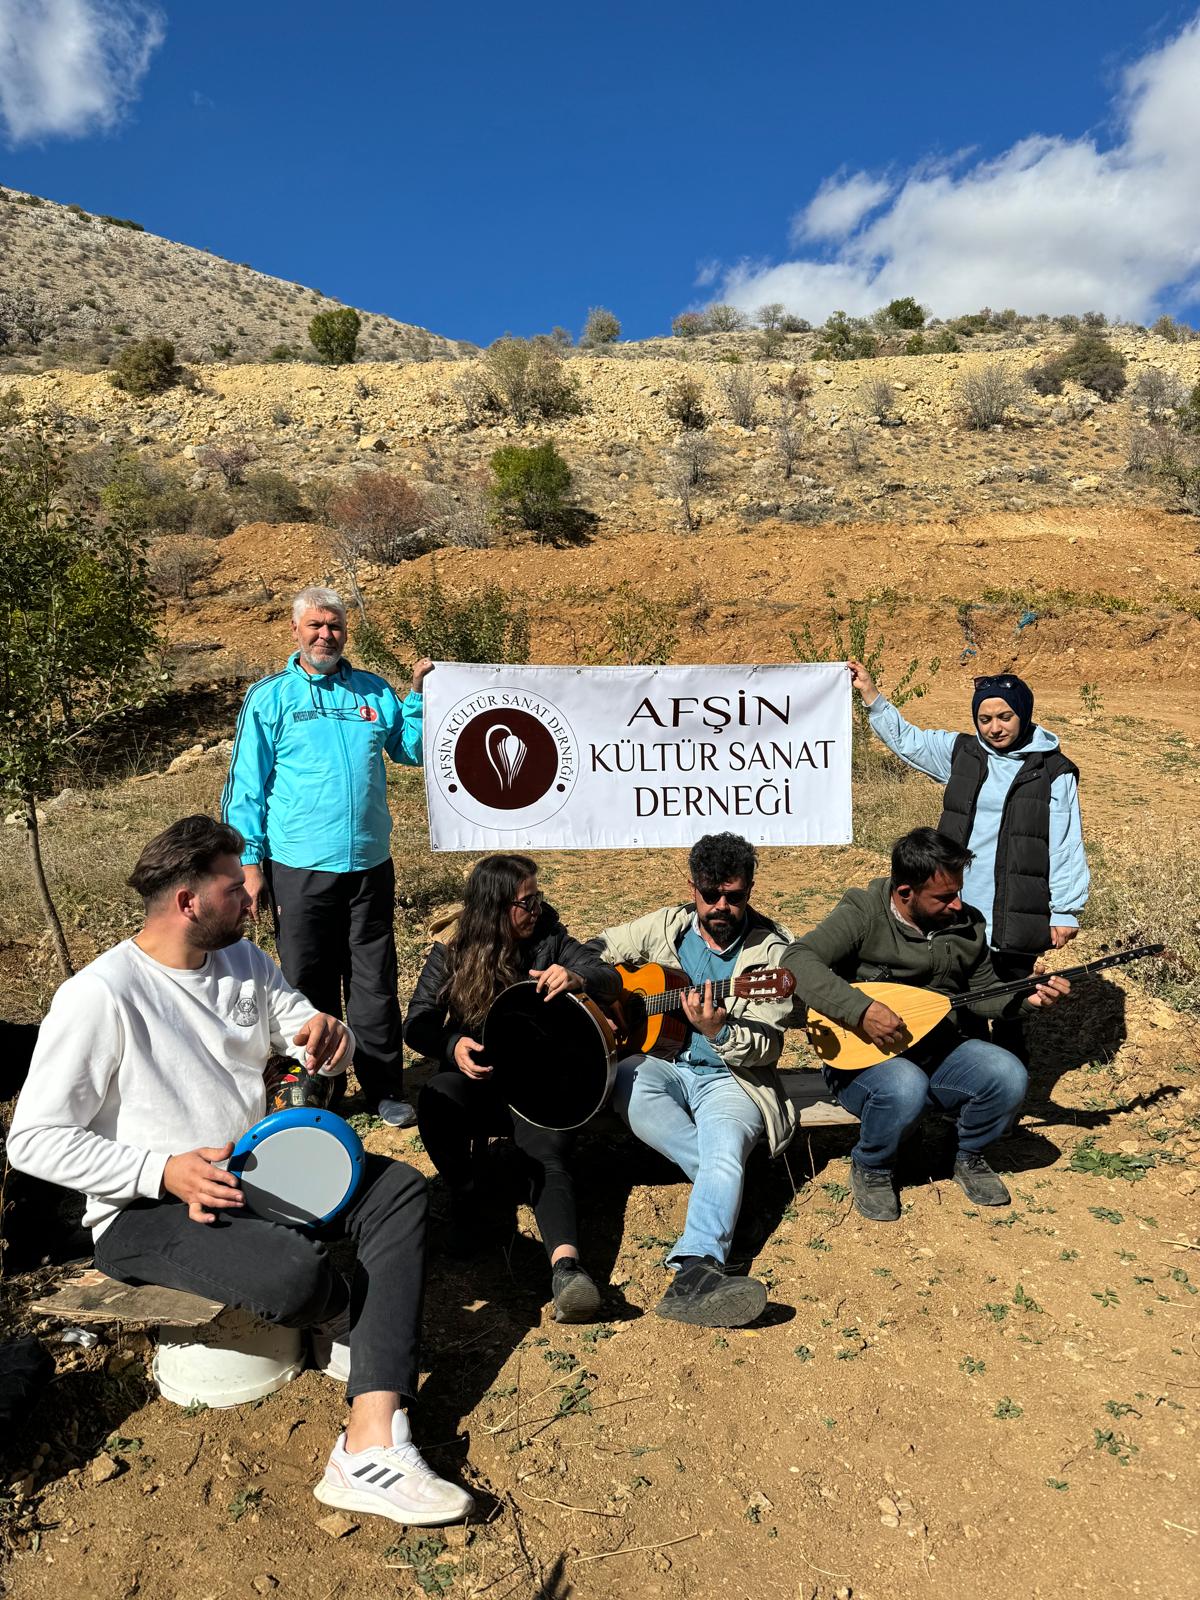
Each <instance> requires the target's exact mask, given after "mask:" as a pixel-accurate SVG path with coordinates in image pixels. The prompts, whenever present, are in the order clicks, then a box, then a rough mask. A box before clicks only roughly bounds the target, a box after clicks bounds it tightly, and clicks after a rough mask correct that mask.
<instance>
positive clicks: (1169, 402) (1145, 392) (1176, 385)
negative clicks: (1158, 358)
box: [1130, 367, 1183, 422]
mask: <svg viewBox="0 0 1200 1600" xmlns="http://www.w3.org/2000/svg"><path fill="white" fill-rule="evenodd" d="M1130 393H1131V394H1132V396H1133V398H1134V399H1135V400H1136V401H1137V402H1138V404H1139V405H1142V406H1145V408H1146V415H1147V417H1149V419H1150V421H1151V422H1161V421H1162V419H1163V417H1165V416H1166V414H1167V412H1168V411H1174V409H1175V407H1176V406H1177V405H1179V404H1180V402H1181V401H1182V400H1183V387H1182V385H1181V384H1180V382H1179V380H1178V378H1176V377H1175V376H1174V375H1173V374H1171V373H1166V372H1163V371H1161V370H1160V369H1159V368H1158V367H1147V368H1146V369H1145V371H1143V372H1141V373H1139V374H1138V380H1137V382H1136V383H1135V384H1134V386H1133V388H1132V390H1131V391H1130Z"/></svg>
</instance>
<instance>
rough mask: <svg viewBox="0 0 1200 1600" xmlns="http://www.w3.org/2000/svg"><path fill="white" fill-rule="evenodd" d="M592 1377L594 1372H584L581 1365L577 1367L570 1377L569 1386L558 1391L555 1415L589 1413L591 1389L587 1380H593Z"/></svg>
mask: <svg viewBox="0 0 1200 1600" xmlns="http://www.w3.org/2000/svg"><path fill="white" fill-rule="evenodd" d="M594 1378H595V1374H594V1373H591V1372H585V1371H584V1370H583V1368H582V1367H579V1368H578V1369H577V1370H576V1372H575V1373H574V1375H573V1377H572V1379H571V1386H570V1388H568V1389H563V1390H561V1392H560V1393H559V1396H558V1407H557V1409H556V1411H555V1416H558V1417H573V1416H577V1415H579V1414H580V1413H583V1414H590V1412H591V1409H592V1391H591V1389H589V1388H588V1380H589V1379H593V1380H594Z"/></svg>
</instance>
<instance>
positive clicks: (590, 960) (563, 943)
mask: <svg viewBox="0 0 1200 1600" xmlns="http://www.w3.org/2000/svg"><path fill="white" fill-rule="evenodd" d="M555 935H556V937H555V953H554V957H553V959H554V960H555V961H557V962H559V963H560V964H561V965H562V966H564V967H566V969H567V971H568V972H574V973H577V974H578V975H579V977H581V978H582V979H583V985H584V988H585V989H586V990H587V992H588V994H589V995H590V996H591V998H592V999H593V1000H613V999H615V998H616V996H617V995H619V994H620V992H621V978H620V975H619V974H618V972H617V969H616V968H615V967H613V966H610V965H609V963H608V962H607V961H604V960H602V959H601V957H600V954H599V952H598V951H597V950H596V949H595V947H594V945H590V944H580V942H579V940H578V939H572V937H571V935H570V934H569V933H568V932H567V930H566V929H565V928H564V927H563V925H562V923H561V922H560V923H559V925H558V927H557V928H556V930H555Z"/></svg>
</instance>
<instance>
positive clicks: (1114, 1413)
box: [1104, 1400, 1142, 1417]
mask: <svg viewBox="0 0 1200 1600" xmlns="http://www.w3.org/2000/svg"><path fill="white" fill-rule="evenodd" d="M1104 1409H1105V1411H1107V1412H1108V1414H1109V1416H1110V1417H1127V1416H1129V1415H1130V1414H1132V1415H1133V1416H1135V1417H1140V1416H1141V1414H1142V1413H1141V1412H1140V1411H1138V1410H1135V1408H1134V1407H1133V1406H1131V1405H1127V1404H1126V1403H1125V1401H1123V1400H1106V1401H1105V1402H1104Z"/></svg>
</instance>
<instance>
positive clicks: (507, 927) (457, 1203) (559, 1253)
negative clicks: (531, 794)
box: [404, 855, 621, 1322]
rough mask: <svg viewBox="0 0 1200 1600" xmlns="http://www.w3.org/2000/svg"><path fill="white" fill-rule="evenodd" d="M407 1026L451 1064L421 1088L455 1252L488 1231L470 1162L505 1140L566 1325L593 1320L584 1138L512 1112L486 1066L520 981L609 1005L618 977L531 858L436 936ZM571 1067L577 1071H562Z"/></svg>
mask: <svg viewBox="0 0 1200 1600" xmlns="http://www.w3.org/2000/svg"><path fill="white" fill-rule="evenodd" d="M436 931H438V932H439V933H440V934H442V935H443V937H442V938H439V939H438V940H437V942H435V943H434V945H433V948H432V949H431V950H430V952H429V956H428V958H427V959H426V962H425V967H424V970H423V971H422V973H421V976H420V978H419V979H418V980H417V987H416V990H415V991H414V993H413V997H412V1001H411V1002H410V1004H409V1008H408V1020H407V1022H406V1023H405V1025H404V1040H405V1043H406V1044H407V1045H408V1046H409V1047H410V1048H411V1049H413V1050H416V1051H418V1052H419V1053H420V1054H421V1055H423V1056H430V1057H432V1058H433V1060H435V1061H438V1062H440V1063H441V1068H442V1070H441V1071H440V1072H438V1073H437V1074H436V1075H435V1076H434V1077H432V1078H431V1079H430V1080H429V1082H428V1083H427V1084H426V1085H425V1087H424V1088H423V1089H422V1090H421V1096H420V1100H419V1103H418V1108H417V1120H418V1126H419V1128H420V1131H421V1138H422V1140H423V1142H424V1144H425V1148H426V1150H427V1151H428V1153H429V1158H430V1160H431V1161H432V1162H433V1164H434V1166H435V1167H436V1168H437V1169H438V1172H439V1173H440V1174H441V1175H442V1178H443V1179H444V1181H445V1183H446V1185H447V1187H448V1188H449V1190H450V1201H451V1207H452V1222H453V1231H452V1239H451V1246H452V1249H453V1250H454V1252H455V1253H456V1254H460V1255H467V1254H471V1253H473V1251H474V1250H475V1249H477V1248H478V1246H479V1242H480V1238H481V1236H482V1234H483V1233H484V1231H485V1230H486V1227H487V1217H488V1203H487V1199H486V1197H485V1196H484V1195H483V1194H482V1192H481V1188H480V1181H479V1174H478V1172H477V1165H476V1163H475V1161H474V1159H473V1156H472V1146H473V1145H474V1144H475V1142H476V1141H478V1140H482V1139H486V1138H487V1137H488V1136H489V1135H507V1136H508V1137H509V1138H510V1139H511V1140H512V1141H513V1143H514V1145H515V1146H516V1148H517V1150H518V1151H519V1152H520V1157H521V1164H522V1168H523V1172H524V1176H525V1180H526V1183H527V1186H528V1188H527V1193H528V1199H529V1203H530V1205H531V1206H532V1207H533V1214H534V1217H535V1218H536V1220H537V1225H538V1231H539V1232H540V1233H541V1236H542V1243H543V1244H544V1245H545V1247H546V1252H547V1254H548V1255H549V1257H550V1267H551V1280H552V1281H551V1293H552V1295H553V1299H554V1309H555V1316H556V1318H557V1320H558V1321H559V1322H589V1321H591V1320H592V1319H593V1318H594V1317H595V1315H596V1313H597V1312H598V1311H599V1309H600V1291H599V1289H598V1288H597V1287H596V1285H595V1283H594V1282H593V1281H592V1279H591V1278H590V1277H589V1276H588V1274H587V1273H586V1272H585V1271H584V1269H583V1268H582V1266H581V1265H580V1262H579V1244H578V1238H579V1233H578V1226H577V1222H576V1209H575V1185H574V1180H573V1177H572V1174H571V1167H570V1158H571V1151H572V1147H573V1144H574V1135H573V1134H571V1133H566V1132H560V1131H557V1130H554V1129H549V1128H539V1127H536V1126H535V1125H534V1124H533V1123H531V1122H527V1121H525V1119H524V1118H523V1117H519V1116H516V1115H514V1113H512V1112H511V1111H510V1110H509V1109H508V1106H507V1105H506V1104H505V1101H504V1099H503V1097H502V1096H501V1095H500V1094H499V1093H498V1091H497V1089H496V1087H495V1085H494V1084H493V1083H492V1081H491V1079H492V1068H491V1067H490V1066H488V1065H487V1064H486V1062H485V1061H484V1060H483V1059H482V1054H483V1048H482V1044H481V1042H480V1041H481V1040H482V1038H483V1022H484V1018H485V1017H486V1016H487V1012H488V1008H489V1007H490V1006H491V1003H492V1001H493V1000H494V999H495V997H496V996H497V995H498V994H499V993H500V992H501V990H503V989H506V988H508V987H509V985H510V984H514V983H521V982H523V981H525V980H526V979H529V978H532V979H533V980H534V981H535V982H536V983H537V986H538V989H539V990H540V991H541V992H542V993H544V994H545V996H546V998H547V999H548V1000H549V999H552V998H553V997H554V996H555V995H557V994H563V993H569V992H574V993H579V992H580V991H583V990H586V991H587V993H588V994H589V995H591V996H592V998H593V999H596V1000H611V999H612V998H614V997H615V996H616V995H617V994H618V993H619V992H620V989H621V980H620V978H619V977H618V975H617V973H616V971H615V969H614V968H613V967H611V966H609V965H608V964H607V963H606V962H604V961H601V959H600V958H599V956H598V955H596V953H595V952H594V951H593V950H590V949H588V948H587V947H586V946H585V945H582V944H580V943H579V942H578V940H575V939H572V938H571V936H570V934H569V933H568V932H567V930H566V928H564V927H563V925H562V923H561V922H560V921H559V920H558V913H557V912H556V911H555V910H554V909H553V907H552V906H549V905H547V904H546V899H545V896H544V895H543V894H542V891H541V890H540V889H539V888H538V881H537V864H536V862H534V861H532V860H531V859H530V858H529V857H528V856H524V855H490V856H484V857H483V859H482V860H481V861H479V862H478V863H477V864H476V866H475V868H474V870H473V871H472V873H471V875H470V877H469V878H468V879H467V883H466V889H465V892H464V894H463V903H462V905H461V907H460V908H459V909H458V910H457V912H456V913H455V914H454V915H453V916H452V917H450V918H448V919H447V920H446V921H445V922H444V923H442V924H441V925H440V927H439V928H438V929H437V930H436ZM564 1070H569V1064H568V1063H564Z"/></svg>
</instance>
